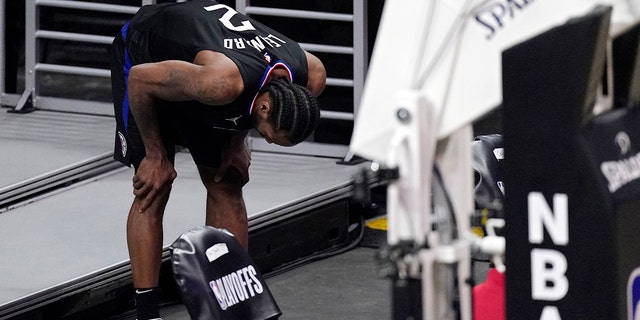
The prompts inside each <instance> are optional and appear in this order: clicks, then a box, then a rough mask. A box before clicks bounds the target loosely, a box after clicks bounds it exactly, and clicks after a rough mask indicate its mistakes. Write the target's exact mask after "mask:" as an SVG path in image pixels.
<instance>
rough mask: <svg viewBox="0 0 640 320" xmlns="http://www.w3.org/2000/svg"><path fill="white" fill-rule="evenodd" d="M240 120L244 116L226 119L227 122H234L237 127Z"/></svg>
mask: <svg viewBox="0 0 640 320" xmlns="http://www.w3.org/2000/svg"><path fill="white" fill-rule="evenodd" d="M240 118H242V115H239V116H237V117H235V118H228V119H225V120H227V121H231V122H233V124H234V125H236V126H237V125H238V119H240Z"/></svg>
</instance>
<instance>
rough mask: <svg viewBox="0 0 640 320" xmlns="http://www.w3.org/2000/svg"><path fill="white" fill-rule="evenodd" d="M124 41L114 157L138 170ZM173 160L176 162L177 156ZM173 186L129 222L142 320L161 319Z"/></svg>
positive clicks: (117, 53)
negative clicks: (165, 227) (166, 220)
mask: <svg viewBox="0 0 640 320" xmlns="http://www.w3.org/2000/svg"><path fill="white" fill-rule="evenodd" d="M126 69H127V67H126V59H125V53H124V42H123V40H122V37H121V36H120V35H118V36H117V37H116V38H115V40H114V43H113V47H112V63H111V80H112V92H113V101H114V108H115V116H116V142H115V150H114V158H115V159H116V160H118V161H120V162H122V163H123V164H125V165H131V164H133V165H134V167H136V168H137V167H138V165H139V164H140V161H141V160H142V158H143V157H144V145H143V143H142V139H141V137H140V135H139V133H138V130H137V127H136V125H135V121H134V119H133V116H132V115H131V113H130V111H129V110H128V101H127V90H126V77H125V72H126ZM169 154H170V160H172V159H173V153H169ZM169 191H170V186H167V188H165V190H163V193H162V194H161V195H159V196H158V197H157V200H156V201H155V203H153V204H152V205H151V207H150V208H148V209H147V210H146V211H145V212H144V213H139V206H140V201H139V200H138V199H134V201H133V203H132V205H131V208H130V210H129V216H128V219H127V244H128V248H129V257H130V259H131V271H132V277H133V286H134V288H135V289H136V292H137V293H136V294H135V299H136V307H137V311H138V319H139V320H143V319H154V318H159V307H158V288H157V287H158V277H159V272H160V264H161V258H162V216H163V212H164V208H165V206H166V203H167V200H168V198H169Z"/></svg>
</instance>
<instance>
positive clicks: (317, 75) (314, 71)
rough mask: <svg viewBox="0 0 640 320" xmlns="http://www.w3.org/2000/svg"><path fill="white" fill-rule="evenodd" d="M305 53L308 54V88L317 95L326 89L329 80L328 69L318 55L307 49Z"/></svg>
mask: <svg viewBox="0 0 640 320" xmlns="http://www.w3.org/2000/svg"><path fill="white" fill-rule="evenodd" d="M304 53H305V55H306V56H307V69H308V71H307V74H308V77H307V88H308V89H309V90H310V91H311V93H313V94H314V95H315V96H316V97H317V96H319V95H320V94H321V93H322V91H324V87H325V85H326V82H327V71H326V70H325V68H324V64H323V63H322V61H320V59H318V57H316V56H314V55H313V54H311V53H309V52H307V51H305V52H304Z"/></svg>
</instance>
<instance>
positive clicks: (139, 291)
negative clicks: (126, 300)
mask: <svg viewBox="0 0 640 320" xmlns="http://www.w3.org/2000/svg"><path fill="white" fill-rule="evenodd" d="M151 291H153V289H145V290H140V289H136V294H143V293H147V292H151Z"/></svg>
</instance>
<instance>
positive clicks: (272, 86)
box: [261, 79, 320, 144]
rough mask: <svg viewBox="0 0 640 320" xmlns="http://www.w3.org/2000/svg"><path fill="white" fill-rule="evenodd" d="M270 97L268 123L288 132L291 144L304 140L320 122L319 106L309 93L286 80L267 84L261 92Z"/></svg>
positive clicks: (277, 80)
mask: <svg viewBox="0 0 640 320" xmlns="http://www.w3.org/2000/svg"><path fill="white" fill-rule="evenodd" d="M261 91H262V92H264V91H267V92H269V95H270V96H271V104H272V106H271V113H270V119H269V121H270V122H271V124H272V125H273V126H274V127H275V128H276V129H278V130H285V131H287V132H288V138H289V140H290V141H291V143H293V144H298V143H300V142H302V141H304V139H306V138H307V137H308V136H309V135H311V133H312V132H313V130H315V129H316V127H317V126H318V123H319V122H320V106H319V104H318V101H317V99H316V97H315V96H313V94H311V92H310V91H309V90H308V89H307V88H305V87H303V86H300V85H297V84H295V83H291V81H289V80H288V79H276V80H272V81H270V82H268V83H267V84H266V85H265V86H264V87H263V88H262V90H261Z"/></svg>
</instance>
